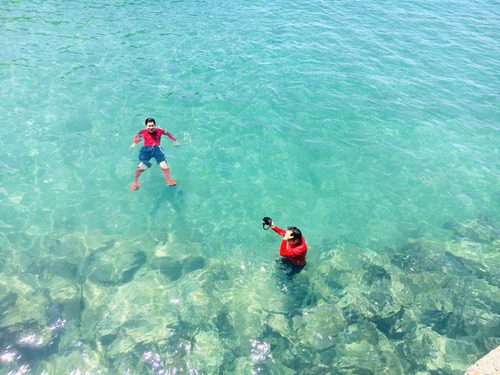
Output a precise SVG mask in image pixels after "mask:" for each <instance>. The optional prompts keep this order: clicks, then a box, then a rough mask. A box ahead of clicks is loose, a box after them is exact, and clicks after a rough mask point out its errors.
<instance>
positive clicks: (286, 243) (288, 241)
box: [270, 221, 307, 273]
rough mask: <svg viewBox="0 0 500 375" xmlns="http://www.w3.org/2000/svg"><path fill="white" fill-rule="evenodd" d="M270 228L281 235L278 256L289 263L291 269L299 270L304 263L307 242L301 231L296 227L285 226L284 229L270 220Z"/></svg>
mask: <svg viewBox="0 0 500 375" xmlns="http://www.w3.org/2000/svg"><path fill="white" fill-rule="evenodd" d="M270 226H271V229H272V230H274V231H275V232H276V233H278V234H279V235H280V236H283V239H282V241H281V245H280V256H281V257H283V258H282V260H284V261H285V262H286V263H288V264H290V265H291V266H292V268H293V271H295V272H294V273H296V272H299V271H300V270H301V269H302V268H304V266H305V265H306V254H307V244H306V240H305V238H304V236H303V235H302V232H301V231H300V229H299V228H297V227H287V229H286V230H284V229H281V228H279V227H277V226H276V225H274V223H273V222H272V221H271V225H270Z"/></svg>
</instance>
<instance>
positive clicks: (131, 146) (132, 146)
mask: <svg viewBox="0 0 500 375" xmlns="http://www.w3.org/2000/svg"><path fill="white" fill-rule="evenodd" d="M136 144H137V143H135V142H134V143H132V144H131V145H130V146H129V148H134V147H135V145H136Z"/></svg>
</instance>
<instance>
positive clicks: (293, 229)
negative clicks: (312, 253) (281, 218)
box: [286, 227, 302, 240]
mask: <svg viewBox="0 0 500 375" xmlns="http://www.w3.org/2000/svg"><path fill="white" fill-rule="evenodd" d="M286 229H287V230H289V231H291V232H292V238H293V239H294V240H300V239H302V232H301V231H300V229H299V228H297V227H287V228H286Z"/></svg>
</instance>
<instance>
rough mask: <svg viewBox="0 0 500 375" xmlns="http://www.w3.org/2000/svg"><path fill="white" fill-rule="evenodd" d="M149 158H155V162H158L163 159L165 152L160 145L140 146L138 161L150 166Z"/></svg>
mask: <svg viewBox="0 0 500 375" xmlns="http://www.w3.org/2000/svg"><path fill="white" fill-rule="evenodd" d="M151 158H155V159H156V162H157V163H158V164H160V163H161V162H162V161H164V160H165V153H164V152H163V150H162V149H161V147H160V146H142V147H141V151H139V161H141V162H142V163H143V164H145V165H147V166H148V168H151V162H150V160H151Z"/></svg>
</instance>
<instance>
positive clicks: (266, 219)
mask: <svg viewBox="0 0 500 375" xmlns="http://www.w3.org/2000/svg"><path fill="white" fill-rule="evenodd" d="M271 225H273V219H271V218H270V217H269V216H264V217H263V218H262V229H264V230H268V229H269V228H271Z"/></svg>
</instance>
